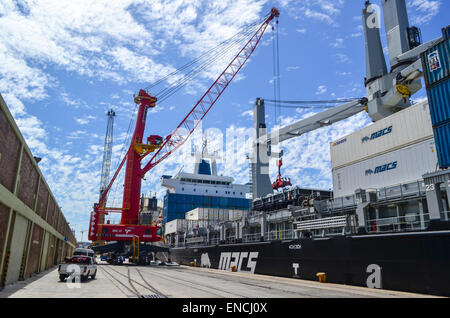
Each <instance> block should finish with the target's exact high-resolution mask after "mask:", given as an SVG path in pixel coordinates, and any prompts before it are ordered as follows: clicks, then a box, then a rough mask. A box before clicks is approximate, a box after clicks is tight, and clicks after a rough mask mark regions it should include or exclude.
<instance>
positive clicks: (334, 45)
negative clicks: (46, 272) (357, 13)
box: [330, 38, 344, 49]
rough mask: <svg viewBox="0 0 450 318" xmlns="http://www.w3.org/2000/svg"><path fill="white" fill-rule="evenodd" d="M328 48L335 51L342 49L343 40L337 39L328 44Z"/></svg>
mask: <svg viewBox="0 0 450 318" xmlns="http://www.w3.org/2000/svg"><path fill="white" fill-rule="evenodd" d="M330 46H331V47H332V48H335V49H341V48H343V47H344V39H343V38H337V39H336V40H335V41H334V42H331V43H330Z"/></svg>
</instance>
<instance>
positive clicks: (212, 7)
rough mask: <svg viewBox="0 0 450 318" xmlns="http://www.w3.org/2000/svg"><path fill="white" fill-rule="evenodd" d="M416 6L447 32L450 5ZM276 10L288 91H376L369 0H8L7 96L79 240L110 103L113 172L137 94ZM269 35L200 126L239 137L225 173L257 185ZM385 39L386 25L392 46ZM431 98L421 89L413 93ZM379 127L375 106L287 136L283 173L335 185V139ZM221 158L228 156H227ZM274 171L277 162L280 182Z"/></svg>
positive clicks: (164, 123)
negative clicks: (370, 64)
mask: <svg viewBox="0 0 450 318" xmlns="http://www.w3.org/2000/svg"><path fill="white" fill-rule="evenodd" d="M373 2H374V3H376V4H380V1H378V0H374V1H373ZM407 3H408V10H409V11H408V13H409V17H410V21H411V24H414V25H417V26H419V27H421V30H422V36H423V38H424V40H425V41H428V40H431V39H434V38H437V37H439V36H440V35H441V28H442V27H444V26H446V25H448V24H449V21H448V14H445V12H450V3H449V2H448V1H444V0H407ZM273 6H275V7H277V8H279V10H280V13H281V16H280V19H279V21H280V22H279V36H280V38H279V41H280V75H281V78H280V81H281V98H282V99H284V100H291V99H292V100H316V99H335V98H349V97H362V96H364V95H365V89H364V85H363V79H364V76H365V56H364V38H363V34H362V29H361V10H362V9H363V7H364V1H363V0H361V1H359V0H358V1H357V0H335V1H331V0H310V1H307V0H281V1H266V0H221V1H215V0H214V1H212V0H211V1H199V0H197V1H195V0H194V1H182V0H177V1H160V0H154V1H148V0H114V1H106V0H97V1H88V0H84V1H81V0H80V1H62V0H37V1H26V0H22V1H8V0H0V25H1V28H0V93H1V94H2V96H3V98H4V99H5V100H6V102H7V104H8V105H9V107H10V110H11V112H12V113H13V115H14V117H15V119H16V121H17V123H18V125H19V127H20V128H21V131H22V133H23V135H24V136H25V138H26V140H27V142H28V144H29V146H30V148H31V150H32V151H33V153H34V155H35V156H39V157H42V158H43V160H42V161H41V163H40V164H39V165H40V167H41V170H42V171H43V174H44V176H45V177H46V180H47V182H48V183H49V185H50V187H51V189H52V192H53V194H54V195H55V197H56V199H57V201H58V203H59V205H60V206H62V208H63V212H64V213H65V215H66V218H67V219H68V221H69V222H70V223H71V224H72V225H73V227H74V228H75V230H76V235H77V237H78V239H80V238H81V232H80V230H84V229H86V228H87V227H88V221H89V212H90V210H91V207H92V205H93V203H94V202H95V201H96V200H97V199H98V189H99V182H100V171H101V162H102V151H103V141H104V134H105V130H106V120H107V118H106V111H107V110H108V109H109V108H111V107H112V108H113V109H114V110H115V111H116V114H117V116H116V121H115V126H114V152H113V161H112V165H113V167H112V172H114V168H115V167H116V166H117V162H118V160H119V157H120V154H121V150H122V147H123V144H124V141H125V137H126V132H127V129H128V125H129V123H130V118H132V115H133V111H134V109H135V105H134V103H133V96H132V95H133V93H135V92H137V91H138V90H139V89H140V88H143V87H146V86H148V85H149V84H151V83H152V82H153V81H155V80H156V79H158V78H160V77H162V76H163V75H165V74H167V73H168V72H170V71H172V70H173V69H175V68H177V67H179V66H181V65H183V64H185V63H186V62H188V61H190V60H191V59H193V58H194V57H196V56H198V55H200V54H201V53H202V52H204V51H205V50H207V49H209V48H211V47H213V46H214V45H216V44H217V43H219V42H220V41H223V40H225V39H226V38H228V37H229V36H231V35H233V34H234V33H236V32H238V31H239V30H240V29H241V28H242V27H243V26H244V25H245V24H247V23H249V22H252V21H254V20H255V19H258V17H261V16H263V15H265V14H267V13H268V12H269V11H270V8H271V7H273ZM271 36H272V34H271V32H270V29H269V30H268V32H267V33H266V34H265V36H264V38H263V40H262V43H261V44H260V45H259V47H258V48H257V49H256V51H255V53H254V55H253V56H252V57H251V59H250V61H249V62H248V63H247V65H246V66H245V68H244V69H243V70H242V71H241V73H240V74H239V76H238V78H236V80H235V81H234V82H233V83H232V84H231V85H230V87H229V88H228V89H227V90H226V91H225V93H224V95H223V96H222V97H221V99H220V100H219V101H218V103H217V104H216V105H215V106H214V108H213V109H212V111H211V112H210V113H209V114H208V115H207V117H206V119H205V120H204V122H203V123H202V125H203V128H204V129H211V128H214V129H216V131H220V132H222V134H220V133H219V134H214V137H211V135H212V134H209V138H210V139H211V146H210V147H211V148H213V149H216V148H217V149H219V148H220V149H223V148H224V147H221V146H220V142H219V141H220V140H222V143H223V144H227V143H228V144H230V143H231V141H230V138H227V136H237V138H238V140H237V141H236V145H239V146H236V145H235V148H237V149H236V150H237V155H236V158H238V159H239V160H236V161H233V160H227V161H226V162H221V163H220V164H219V170H220V173H223V174H226V175H231V176H233V177H234V178H235V179H236V181H237V182H241V183H246V182H247V181H248V162H247V161H246V160H245V154H246V153H247V150H246V148H245V147H241V145H242V144H248V137H249V136H250V135H251V126H252V123H253V121H252V112H251V111H252V106H253V103H254V101H255V99H256V98H257V97H262V98H269V99H271V98H273V97H274V95H273V84H272V79H273V64H272V63H273V56H272V54H273V53H272V52H273V51H272V49H273V48H272V38H271ZM385 39H386V36H385V33H384V29H382V41H383V44H384V45H385ZM228 62H229V60H224V61H222V62H221V63H218V64H215V65H214V66H213V67H211V68H210V69H208V71H207V72H206V73H205V74H203V76H201V77H200V78H198V79H196V80H195V81H193V82H192V83H191V85H189V87H187V88H186V89H185V90H182V91H180V92H179V93H178V94H176V95H175V96H173V97H172V98H171V99H169V100H167V101H165V102H164V103H162V104H161V105H158V107H157V108H155V109H154V110H153V111H152V112H151V113H149V116H148V121H147V123H148V124H147V130H146V135H150V134H158V135H161V136H166V135H167V134H169V133H170V132H171V131H172V130H173V129H174V128H175V127H176V126H177V125H178V123H179V122H180V121H181V120H182V119H183V118H184V116H185V115H186V114H187V112H188V111H189V110H190V109H191V108H192V106H193V105H194V104H195V102H196V101H197V100H198V99H199V98H200V97H201V95H203V93H204V91H205V90H206V88H207V87H208V86H209V85H210V84H211V83H212V82H213V79H214V78H215V76H217V75H218V74H219V73H220V72H221V70H222V69H223V68H224V67H225V66H226V64H227V63H228ZM425 96H426V94H425V92H424V91H421V92H420V93H418V94H417V95H416V96H414V98H415V99H421V98H424V97H425ZM266 114H267V123H268V127H269V128H272V127H274V126H275V125H285V124H287V123H290V122H293V121H295V120H298V119H300V118H304V117H307V116H310V115H311V114H312V112H311V111H305V110H303V111H296V110H294V109H283V110H282V111H281V114H279V115H280V116H279V117H277V118H275V111H274V109H273V108H270V107H267V109H266ZM369 122H370V120H369V119H368V118H367V116H366V115H365V114H359V115H356V116H354V117H352V118H350V119H348V120H346V121H344V122H342V123H339V124H337V125H335V126H333V127H329V128H326V129H321V130H318V131H315V132H313V133H311V134H309V135H306V136H302V137H300V138H297V139H294V140H291V141H289V142H287V143H286V144H284V145H282V148H283V150H284V151H285V153H286V154H285V157H284V164H285V165H284V174H285V175H288V176H289V177H291V179H292V180H293V181H294V184H296V185H299V186H303V187H314V188H324V189H329V188H331V187H332V182H331V168H330V155H329V144H328V143H329V142H330V141H332V140H335V139H337V138H340V137H342V136H344V135H347V134H349V133H351V132H353V131H355V130H357V129H359V128H361V127H364V126H365V125H367V124H369ZM239 138H240V139H239ZM188 146H189V147H190V145H187V148H189V147H188ZM187 148H186V149H185V150H186V151H189V149H187ZM217 149H216V150H217ZM182 153H183V150H180V153H175V154H174V155H172V157H170V159H168V160H167V161H165V162H163V163H162V164H161V165H160V166H158V167H157V168H155V169H154V170H152V171H150V172H149V174H148V175H147V176H146V180H145V181H144V183H143V191H144V192H145V193H148V192H150V191H153V192H157V193H158V196H159V197H161V196H162V195H163V193H164V191H165V190H164V189H163V188H162V187H161V186H160V185H159V178H160V177H161V175H162V174H172V175H173V174H175V173H176V172H177V171H179V170H180V169H181V168H183V169H185V171H189V170H190V169H191V167H192V162H187V163H186V160H184V157H183V156H182V155H181V154H182ZM221 157H227V155H226V153H225V154H221ZM183 163H184V165H183ZM275 170H276V167H275V165H274V164H272V179H273V178H274V177H275ZM119 181H120V180H119ZM120 190H121V185H120V182H119V183H118V186H117V187H113V193H112V195H111V198H110V202H111V204H116V205H118V203H119V202H120V195H121V192H120ZM84 235H85V236H84V238H86V235H87V234H86V233H85V234H84Z"/></svg>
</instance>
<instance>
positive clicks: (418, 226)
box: [366, 213, 430, 233]
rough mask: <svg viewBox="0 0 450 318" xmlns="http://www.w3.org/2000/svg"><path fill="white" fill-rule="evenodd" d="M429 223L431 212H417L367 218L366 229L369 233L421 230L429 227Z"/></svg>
mask: <svg viewBox="0 0 450 318" xmlns="http://www.w3.org/2000/svg"><path fill="white" fill-rule="evenodd" d="M429 224H430V215H429V214H420V213H417V214H408V215H405V216H396V217H390V218H378V219H373V220H367V227H366V229H367V232H368V233H386V232H408V231H421V230H425V229H427V227H428V225H429Z"/></svg>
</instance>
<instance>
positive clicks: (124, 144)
mask: <svg viewBox="0 0 450 318" xmlns="http://www.w3.org/2000/svg"><path fill="white" fill-rule="evenodd" d="M137 108H138V107H137V105H135V106H134V110H133V113H132V115H131V118H130V122H129V124H128V129H127V134H126V135H125V140H124V143H123V145H122V149H121V150H120V156H119V157H118V158H119V159H118V161H117V164H116V169H115V170H117V169H118V168H119V165H120V163H121V161H122V160H121V159H122V158H123V155H124V151H125V149H126V145H129V144H130V141H129V139H130V138H131V137H130V132H131V126H132V123H133V122H134V121H135V117H136V116H137ZM118 184H119V183H118V182H116V184H115V187H114V190H113V191H112V193H113V195H112V197H113V200H112V201H113V202H112V205H111V206H114V204H115V203H116V193H117V187H118ZM110 218H111V215H110ZM110 218H109V219H110Z"/></svg>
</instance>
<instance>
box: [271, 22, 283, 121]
mask: <svg viewBox="0 0 450 318" xmlns="http://www.w3.org/2000/svg"><path fill="white" fill-rule="evenodd" d="M275 26H276V33H275ZM275 26H274V25H272V46H273V95H274V99H275V101H276V102H275V105H274V106H275V125H276V124H277V123H278V116H280V115H281V109H280V105H279V103H278V102H277V101H278V100H280V98H281V96H280V94H281V93H280V91H281V89H280V54H279V53H280V48H279V33H278V29H279V28H278V19H277V20H276V22H275Z"/></svg>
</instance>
